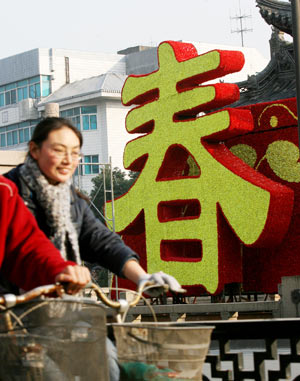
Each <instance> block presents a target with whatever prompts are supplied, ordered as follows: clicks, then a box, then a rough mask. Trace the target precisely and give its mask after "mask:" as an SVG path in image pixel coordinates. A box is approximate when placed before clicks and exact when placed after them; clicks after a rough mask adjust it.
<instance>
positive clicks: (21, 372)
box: [0, 283, 213, 381]
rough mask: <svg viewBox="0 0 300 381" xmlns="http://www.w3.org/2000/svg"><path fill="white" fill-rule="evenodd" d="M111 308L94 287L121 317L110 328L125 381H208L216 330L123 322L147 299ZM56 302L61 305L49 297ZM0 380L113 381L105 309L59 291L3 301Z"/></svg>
mask: <svg viewBox="0 0 300 381" xmlns="http://www.w3.org/2000/svg"><path fill="white" fill-rule="evenodd" d="M147 286H148V287H153V284H149V283H148V284H144V285H143V287H141V288H140V289H139V290H138V292H137V293H136V298H135V299H134V300H133V301H132V302H131V303H128V302H127V301H125V300H122V299H121V300H119V301H112V300H110V299H108V298H107V297H106V296H105V294H104V293H103V292H102V291H101V289H100V288H99V287H98V286H96V285H94V284H93V285H92V288H93V289H94V290H95V291H96V292H97V295H98V296H99V298H100V299H101V300H102V301H103V302H104V303H105V304H106V305H108V306H110V307H112V308H114V309H116V310H117V320H118V323H112V324H111V327H112V328H113V330H114V334H115V338H116V344H117V349H118V359H119V362H120V367H121V380H126V381H135V380H146V381H147V380H149V381H150V380H151V381H156V380H174V379H175V380H177V381H180V380H181V381H182V380H202V375H201V373H202V365H203V362H204V359H205V356H206V353H207V351H208V348H209V343H210V335H211V331H212V329H213V327H201V326H199V325H197V326H196V325H195V326H190V327H186V326H184V325H180V324H172V323H147V324H143V323H140V324H131V323H124V319H125V315H126V312H127V310H128V309H129V308H130V307H132V306H134V305H136V304H137V303H138V302H139V300H140V298H141V297H142V292H143V290H144V289H146V288H145V287H147ZM53 293H56V294H57V295H58V297H57V298H54V297H45V296H46V295H50V296H53ZM0 308H1V309H0V340H1V345H0V364H1V366H0V380H1V381H2V380H3V381H52V380H53V381H94V380H95V381H96V380H97V381H108V379H109V377H108V365H107V357H106V334H107V325H106V307H104V306H103V305H102V304H99V303H98V302H96V301H93V300H91V299H90V298H85V297H76V296H75V297H74V296H68V295H66V294H64V292H63V287H62V286H61V285H49V286H44V287H39V288H37V289H34V290H32V291H30V292H28V293H26V294H24V295H20V296H14V295H11V294H8V295H4V296H2V297H0Z"/></svg>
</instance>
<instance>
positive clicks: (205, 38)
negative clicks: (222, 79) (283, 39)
mask: <svg viewBox="0 0 300 381" xmlns="http://www.w3.org/2000/svg"><path fill="white" fill-rule="evenodd" d="M239 4H240V7H241V12H242V14H245V15H247V16H248V15H249V16H251V17H249V18H247V19H244V27H245V28H248V29H251V28H252V29H253V31H252V32H247V33H245V34H244V46H247V47H256V48H257V49H258V50H259V51H260V52H261V54H263V55H264V56H265V57H266V58H269V42H268V41H269V38H270V35H271V28H270V26H269V25H267V24H266V23H265V22H264V20H263V19H262V17H261V16H260V14H259V11H258V8H257V7H256V1H255V0H151V1H149V0H148V1H145V0H84V1H82V0H51V1H44V0H4V1H3V2H1V16H2V17H1V23H0V29H1V45H0V46H1V49H0V58H4V57H8V56H10V55H13V54H17V53H20V52H23V51H26V50H30V49H34V48H47V47H49V48H50V47H52V48H65V49H78V50H88V51H99V52H103V53H116V52H117V51H118V50H122V49H125V48H127V47H130V46H135V45H153V46H154V45H157V44H158V43H159V42H162V41H164V40H185V41H200V42H209V43H217V44H227V45H234V46H237V45H241V35H240V33H231V30H236V29H240V25H239V24H237V23H236V20H234V19H233V17H234V16H237V15H239V14H240V13H239V12H240V11H239Z"/></svg>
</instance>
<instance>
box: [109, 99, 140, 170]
mask: <svg viewBox="0 0 300 381" xmlns="http://www.w3.org/2000/svg"><path fill="white" fill-rule="evenodd" d="M129 110H130V108H129V107H125V106H123V105H122V104H121V102H120V101H109V102H107V103H106V114H107V139H108V150H109V152H108V155H109V156H111V158H112V166H113V167H118V168H120V169H122V170H124V167H123V153H124V149H125V145H126V143H127V142H128V141H129V140H132V139H134V138H135V137H136V136H135V135H132V134H129V133H128V132H127V131H126V129H125V117H126V114H127V113H128V111H129Z"/></svg>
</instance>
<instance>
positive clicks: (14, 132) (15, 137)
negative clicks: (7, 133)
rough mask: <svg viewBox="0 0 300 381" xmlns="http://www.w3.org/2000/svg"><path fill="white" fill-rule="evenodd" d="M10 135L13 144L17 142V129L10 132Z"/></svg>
mask: <svg viewBox="0 0 300 381" xmlns="http://www.w3.org/2000/svg"><path fill="white" fill-rule="evenodd" d="M12 137H13V144H18V131H17V130H15V131H13V132H12Z"/></svg>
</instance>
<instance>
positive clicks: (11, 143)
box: [7, 132, 13, 146]
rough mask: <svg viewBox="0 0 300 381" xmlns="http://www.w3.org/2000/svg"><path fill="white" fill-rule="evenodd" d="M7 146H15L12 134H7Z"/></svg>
mask: <svg viewBox="0 0 300 381" xmlns="http://www.w3.org/2000/svg"><path fill="white" fill-rule="evenodd" d="M7 145H8V146H12V145H13V139H12V132H8V133H7Z"/></svg>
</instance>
